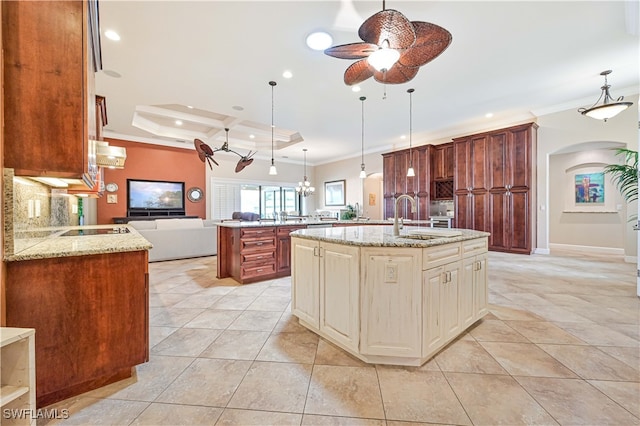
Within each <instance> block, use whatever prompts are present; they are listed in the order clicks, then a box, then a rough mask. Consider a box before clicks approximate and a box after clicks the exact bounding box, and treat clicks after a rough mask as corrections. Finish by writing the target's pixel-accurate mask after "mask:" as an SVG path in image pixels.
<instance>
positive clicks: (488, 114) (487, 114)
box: [484, 112, 493, 118]
mask: <svg viewBox="0 0 640 426" xmlns="http://www.w3.org/2000/svg"><path fill="white" fill-rule="evenodd" d="M484 116H485V117H487V118H491V117H493V113H492V112H488V113H486V114H485V115H484Z"/></svg>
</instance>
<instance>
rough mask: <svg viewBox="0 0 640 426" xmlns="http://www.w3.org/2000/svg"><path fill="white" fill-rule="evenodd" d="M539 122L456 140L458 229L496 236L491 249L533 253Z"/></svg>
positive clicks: (491, 242)
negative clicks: (535, 166)
mask: <svg viewBox="0 0 640 426" xmlns="http://www.w3.org/2000/svg"><path fill="white" fill-rule="evenodd" d="M536 129H537V125H536V124H535V123H529V124H523V125H520V126H515V127H510V128H507V129H500V130H496V131H492V132H487V133H483V134H480V135H473V136H468V137H464V138H458V139H455V140H454V153H455V159H456V164H455V179H454V187H455V209H456V212H455V217H456V226H457V227H460V228H472V229H476V230H483V231H487V232H490V233H491V237H490V239H489V250H497V251H509V252H514V253H531V252H532V250H533V249H534V246H535V229H534V223H535V214H536V211H535V201H534V195H535V192H534V191H533V188H532V187H531V184H532V182H533V180H534V176H535V172H534V169H533V162H534V153H535V144H536Z"/></svg>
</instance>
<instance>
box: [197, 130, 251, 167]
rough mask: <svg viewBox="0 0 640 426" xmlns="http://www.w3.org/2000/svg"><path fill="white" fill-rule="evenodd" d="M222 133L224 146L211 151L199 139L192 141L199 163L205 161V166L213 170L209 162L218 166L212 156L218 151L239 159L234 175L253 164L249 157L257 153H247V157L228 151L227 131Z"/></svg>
mask: <svg viewBox="0 0 640 426" xmlns="http://www.w3.org/2000/svg"><path fill="white" fill-rule="evenodd" d="M224 131H225V132H226V139H225V141H224V144H223V145H222V146H221V147H220V148H216V149H211V147H210V146H209V145H207V144H206V143H204V142H203V141H201V140H200V139H194V140H193V144H194V145H195V147H196V152H197V153H198V157H200V161H202V162H203V163H204V162H205V161H206V162H207V164H209V168H210V169H211V170H213V165H212V164H211V162H213V163H214V164H215V165H216V166H219V164H218V162H217V161H216V160H214V159H213V154H214V153H215V152H218V151H225V152H233V153H234V154H236V155H237V156H239V157H240V160H238V164H236V173H239V172H241V171H242V170H243V169H244V168H245V167H247V166H248V165H249V164H251V163H253V158H251V157H253V155H254V154H255V153H256V152H257V151H253V152H252V151H249V153H248V154H247V155H242V154H239V153H238V152H236V151H234V150H232V149H230V148H229V129H228V128H225V129H224Z"/></svg>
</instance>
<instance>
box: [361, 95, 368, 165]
mask: <svg viewBox="0 0 640 426" xmlns="http://www.w3.org/2000/svg"><path fill="white" fill-rule="evenodd" d="M365 99H367V98H366V97H364V96H361V97H360V100H361V101H362V150H361V152H362V154H361V162H362V165H363V166H364V101H365Z"/></svg>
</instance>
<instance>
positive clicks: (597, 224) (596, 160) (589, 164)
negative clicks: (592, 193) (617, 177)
mask: <svg viewBox="0 0 640 426" xmlns="http://www.w3.org/2000/svg"><path fill="white" fill-rule="evenodd" d="M618 162H619V161H618V159H617V158H616V156H615V152H614V151H613V150H612V149H596V150H589V151H578V152H572V153H567V154H557V155H550V156H549V182H553V183H554V184H553V185H550V187H549V244H552V245H557V244H562V245H571V246H580V247H604V248H609V249H618V250H619V251H620V252H623V251H624V245H625V222H626V220H627V214H626V210H627V209H626V203H625V202H624V199H623V197H622V195H621V194H620V192H619V191H618V190H617V189H616V188H615V186H614V184H613V183H612V182H611V179H610V177H609V176H608V175H605V191H604V203H602V204H589V203H587V204H576V202H575V183H574V181H575V175H576V174H583V173H598V172H602V170H603V168H604V166H605V165H607V164H613V163H618Z"/></svg>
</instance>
